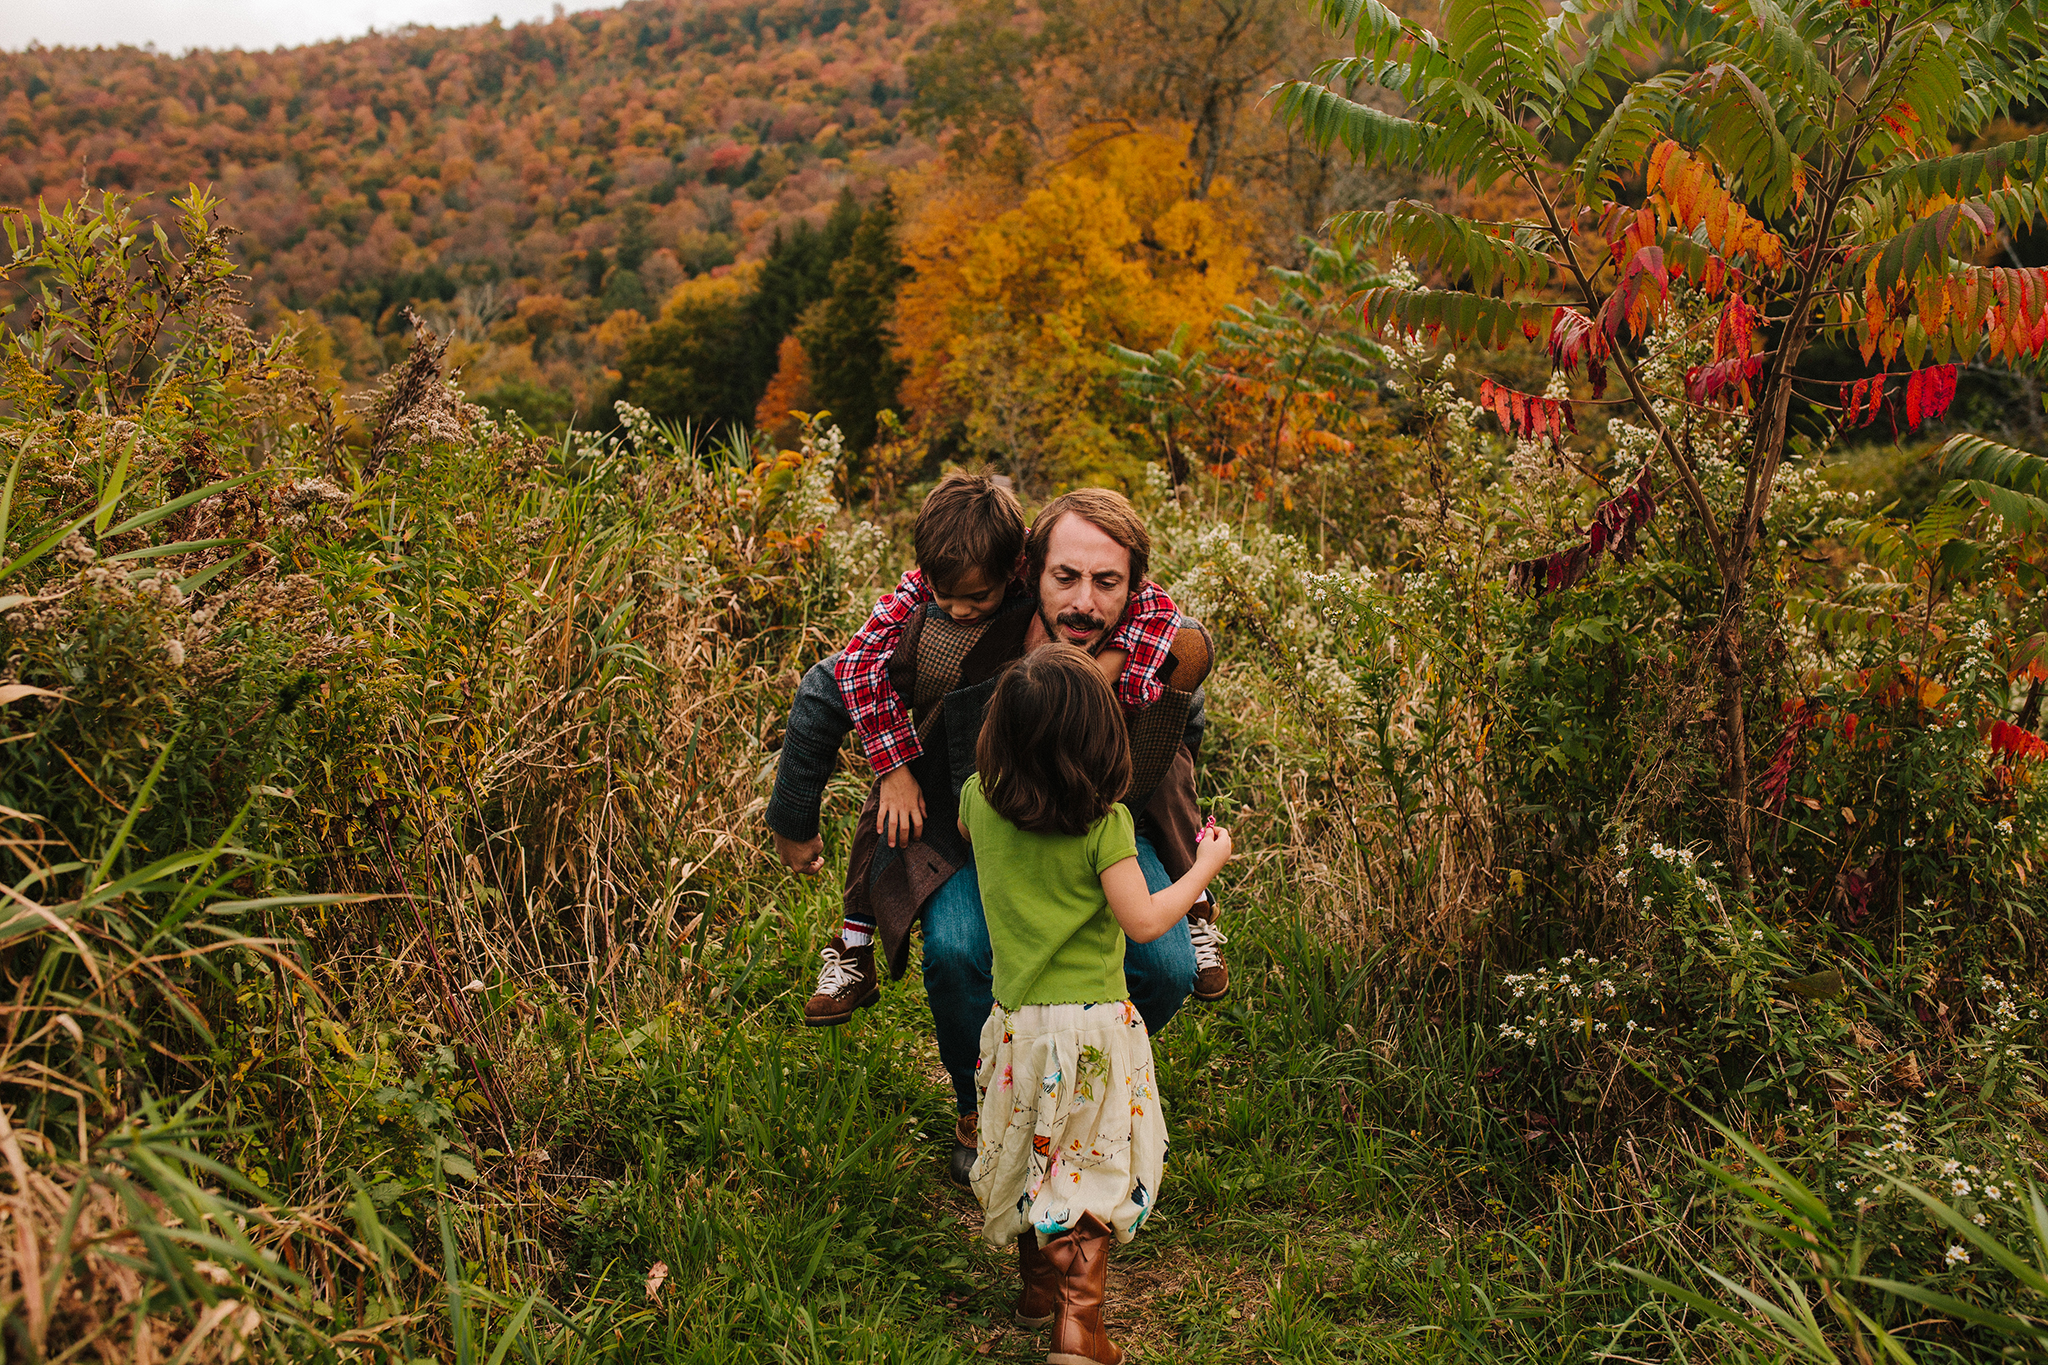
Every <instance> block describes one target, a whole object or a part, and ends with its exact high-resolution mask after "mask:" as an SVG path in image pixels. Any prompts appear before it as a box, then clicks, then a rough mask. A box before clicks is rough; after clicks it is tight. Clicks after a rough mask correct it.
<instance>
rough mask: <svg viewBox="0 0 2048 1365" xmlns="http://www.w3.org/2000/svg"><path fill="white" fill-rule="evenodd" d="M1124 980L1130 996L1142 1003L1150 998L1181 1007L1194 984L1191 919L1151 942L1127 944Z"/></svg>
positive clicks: (1177, 923)
mask: <svg viewBox="0 0 2048 1365" xmlns="http://www.w3.org/2000/svg"><path fill="white" fill-rule="evenodd" d="M1124 981H1125V984H1126V985H1128V986H1129V987H1130V990H1131V999H1132V1000H1134V1001H1136V1002H1138V1004H1140V1005H1141V1006H1142V1005H1144V1004H1145V1003H1146V1002H1147V1001H1151V1002H1154V1003H1156V1004H1158V1005H1162V1006H1166V1007H1167V1008H1168V1009H1174V1008H1178V1007H1179V1005H1180V1002H1181V1001H1182V1000H1183V999H1185V998H1186V997H1187V993H1188V992H1189V991H1191V990H1193V989H1194V988H1195V945H1194V943H1193V942H1192V941H1191V940H1190V939H1189V938H1188V923H1187V921H1186V920H1179V921H1177V922H1176V923H1175V924H1174V926H1173V927H1172V928H1170V929H1168V930H1167V931H1166V932H1165V933H1163V934H1161V935H1160V936H1159V937H1158V938H1155V939H1153V940H1152V941H1151V942H1150V943H1131V944H1126V945H1125V947H1124Z"/></svg>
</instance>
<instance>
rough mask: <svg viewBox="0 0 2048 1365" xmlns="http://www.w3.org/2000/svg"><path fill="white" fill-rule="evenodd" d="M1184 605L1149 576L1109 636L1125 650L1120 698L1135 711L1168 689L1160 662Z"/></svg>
mask: <svg viewBox="0 0 2048 1365" xmlns="http://www.w3.org/2000/svg"><path fill="white" fill-rule="evenodd" d="M1179 623H1180V609H1179V608H1177V607H1175V606H1174V605H1173V599H1172V598H1171V597H1168V596H1167V595H1166V589H1164V588H1162V587H1160V586H1159V585H1158V584H1157V583H1154V582H1153V581H1152V580H1151V579H1149V578H1148V579H1146V580H1145V586H1144V587H1142V588H1140V589H1138V595H1137V597H1136V598H1134V599H1133V600H1132V602H1131V608H1130V610H1129V611H1127V612H1125V613H1124V619H1123V621H1122V622H1121V623H1119V624H1118V626H1117V628H1116V631H1115V633H1114V634H1112V635H1111V636H1110V637H1109V647H1110V648H1111V649H1121V650H1122V651H1124V655H1125V658H1124V668H1123V672H1121V673H1119V674H1117V675H1116V688H1115V691H1116V699H1117V700H1118V701H1120V702H1122V703H1123V704H1124V705H1125V706H1127V707H1129V708H1131V709H1132V710H1134V711H1142V710H1144V709H1145V708H1146V707H1148V706H1150V705H1151V704H1152V703H1153V702H1155V701H1158V700H1159V698H1160V695H1161V694H1162V693H1164V692H1165V691H1166V686H1165V684H1163V683H1161V682H1160V681H1159V665H1161V664H1163V663H1165V662H1166V656H1167V653H1168V652H1169V651H1170V650H1171V649H1172V648H1173V635H1174V632H1175V631H1176V630H1178V629H1179Z"/></svg>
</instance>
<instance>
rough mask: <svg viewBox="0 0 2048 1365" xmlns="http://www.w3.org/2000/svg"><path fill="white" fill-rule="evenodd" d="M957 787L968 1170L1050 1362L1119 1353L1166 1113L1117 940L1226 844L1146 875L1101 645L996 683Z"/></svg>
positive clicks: (1198, 882) (1124, 741) (1198, 890)
mask: <svg viewBox="0 0 2048 1365" xmlns="http://www.w3.org/2000/svg"><path fill="white" fill-rule="evenodd" d="M975 767H976V768H977V769H978V770H979V771H978V772H977V773H976V775H975V776H973V777H971V778H969V779H968V780H967V784H966V787H965V788H964V790H962V792H961V794H960V832H961V834H962V835H964V836H965V837H966V838H967V839H968V840H969V842H970V843H971V844H972V846H973V849H974V864H975V869H976V871H977V872H978V874H979V876H980V879H981V901H982V908H983V910H984V912H985V914H986V916H987V920H988V937H989V944H990V946H991V947H992V948H993V950H994V954H993V956H994V971H995V983H994V985H995V990H994V994H995V1000H996V1003H995V1008H994V1009H992V1010H991V1011H990V1012H989V1017H988V1023H987V1024H985V1025H983V1026H982V1030H981V1058H980V1060H979V1061H978V1062H977V1063H976V1064H975V1081H976V1089H977V1091H978V1093H979V1095H980V1097H981V1144H980V1150H979V1152H978V1154H977V1156H976V1159H975V1162H974V1169H973V1173H972V1176H971V1180H972V1183H973V1186H974V1193H975V1195H976V1196H977V1197H978V1198H979V1199H980V1200H981V1207H982V1212H983V1214H984V1216H985V1217H984V1222H983V1228H982V1231H983V1235H984V1236H985V1237H987V1238H988V1241H989V1244H990V1245H992V1246H1003V1245H1006V1244H1007V1243H1009V1242H1011V1241H1013V1240H1014V1241H1015V1242H1016V1243H1017V1269H1018V1275H1019V1278H1020V1279H1021V1280H1022V1281H1023V1289H1022V1292H1021V1293H1020V1294H1019V1295H1018V1299H1017V1307H1016V1317H1017V1321H1018V1323H1019V1324H1020V1325H1022V1326H1027V1327H1043V1326H1044V1325H1045V1324H1046V1323H1048V1322H1053V1323H1054V1326H1053V1342H1052V1351H1051V1353H1050V1354H1048V1355H1047V1356H1046V1360H1047V1361H1048V1362H1050V1365H1116V1362H1117V1361H1120V1360H1121V1359H1123V1353H1122V1352H1121V1351H1119V1350H1118V1349H1117V1348H1116V1347H1115V1346H1113V1345H1111V1344H1110V1341H1109V1337H1108V1335H1107V1334H1106V1333H1105V1332H1104V1331H1103V1326H1102V1295H1103V1282H1104V1272H1105V1270H1106V1269H1107V1262H1106V1259H1105V1257H1106V1253H1107V1252H1108V1250H1109V1239H1110V1236H1111V1234H1112V1233H1113V1234H1114V1235H1115V1236H1116V1238H1117V1240H1119V1241H1124V1242H1128V1241H1129V1240H1130V1239H1131V1238H1132V1237H1133V1236H1134V1235H1136V1233H1137V1231H1138V1228H1139V1227H1140V1226H1141V1225H1142V1224H1143V1223H1144V1221H1145V1215H1146V1214H1147V1213H1149V1212H1150V1211H1151V1207H1152V1203H1153V1201H1154V1200H1155V1199H1157V1198H1158V1194H1159V1175H1160V1168H1161V1166H1162V1165H1163V1164H1164V1162H1165V1159H1166V1124H1165V1122H1164V1119H1163V1116H1162V1115H1161V1113H1160V1108H1159V1090H1158V1086H1157V1084H1156V1083H1155V1082H1154V1080H1153V1075H1152V1048H1151V1043H1150V1041H1149V1040H1148V1039H1147V1038H1146V1036H1145V1023H1144V1020H1143V1019H1141V1018H1140V1017H1139V1015H1138V1011H1137V1008H1136V1007H1135V1006H1134V1005H1132V1004H1131V1002H1130V995H1129V992H1128V991H1127V990H1126V989H1125V987H1124V936H1125V935H1126V934H1128V935H1129V936H1130V937H1131V938H1133V939H1136V940H1137V941H1138V942H1140V943H1148V942H1150V941H1151V940H1153V939H1155V938H1157V937H1158V936H1159V935H1161V934H1163V933H1165V932H1166V930H1167V929H1168V928H1170V927H1171V926H1172V925H1173V923H1174V922H1175V921H1176V920H1178V919H1180V918H1181V917H1182V916H1184V915H1186V914H1187V912H1188V908H1189V907H1190V906H1191V905H1193V904H1194V903H1195V901H1196V899H1197V898H1199V897H1200V895H1201V894H1202V891H1203V889H1204V888H1206V887H1207V886H1208V884H1209V880H1210V878H1212V877H1214V876H1215V875H1216V872H1217V870H1218V869H1219V868H1221V867H1222V866H1223V864H1224V862H1225V861H1226V860H1227V859H1228V858H1229V857H1230V832H1229V831H1228V830H1222V829H1216V830H1209V831H1206V832H1205V834H1206V837H1205V840H1204V842H1203V843H1202V845H1201V847H1200V850H1199V852H1198V853H1197V855H1196V859H1195V866H1194V868H1193V870H1191V871H1190V872H1189V873H1188V874H1187V875H1186V876H1185V877H1182V878H1181V879H1180V880H1179V881H1177V882H1175V883H1173V885H1171V886H1169V887H1167V888H1166V889H1165V890H1163V891H1159V892H1152V891H1149V890H1147V889H1146V884H1145V874H1144V872H1143V870H1141V868H1140V867H1139V865H1138V847H1137V842H1136V833H1135V831H1134V829H1133V826H1132V823H1131V813H1130V811H1129V810H1127V809H1126V808H1125V807H1124V806H1122V805H1120V804H1118V798H1119V797H1121V796H1122V795H1123V793H1124V788H1125V787H1126V785H1127V784H1128V783H1129V782H1130V776H1131V749H1130V737H1129V734H1128V732H1127V731H1126V729H1125V725H1124V719H1123V716H1122V714H1121V713H1120V711H1119V710H1118V707H1117V703H1116V698H1115V697H1114V696H1112V695H1111V693H1110V690H1109V685H1108V684H1107V683H1106V682H1104V681H1103V678H1102V674H1101V673H1100V672H1099V671H1097V669H1096V667H1095V664H1094V661H1093V660H1091V659H1090V658H1089V656H1088V655H1087V654H1085V653H1083V652H1082V651H1081V650H1079V649H1076V648H1074V647H1073V646H1072V645H1065V644H1053V645H1047V646H1044V647H1043V648H1040V649H1038V650H1035V651H1033V652H1032V653H1030V654H1027V655H1025V656H1024V658H1022V659H1020V660H1019V661H1018V662H1017V663H1015V664H1013V665H1012V666H1011V667H1010V668H1009V670H1008V671H1006V672H1005V673H1004V674H1003V675H1002V679H1001V681H999V682H998V683H997V684H996V690H995V695H994V696H993V697H991V698H990V699H989V704H988V715H987V718H986V719H985V720H984V722H983V724H982V727H981V736H980V739H979V741H978V742H977V744H976V746H975Z"/></svg>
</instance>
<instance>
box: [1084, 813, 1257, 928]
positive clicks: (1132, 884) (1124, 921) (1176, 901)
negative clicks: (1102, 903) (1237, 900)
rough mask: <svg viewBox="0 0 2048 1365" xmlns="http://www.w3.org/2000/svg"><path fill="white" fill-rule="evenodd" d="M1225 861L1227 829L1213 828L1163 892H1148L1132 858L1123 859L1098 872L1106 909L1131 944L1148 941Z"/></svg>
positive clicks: (1178, 915) (1182, 914)
mask: <svg viewBox="0 0 2048 1365" xmlns="http://www.w3.org/2000/svg"><path fill="white" fill-rule="evenodd" d="M1228 861H1230V831H1229V830H1227V829H1223V828H1221V827H1217V828H1214V829H1211V830H1209V831H1208V832H1207V833H1205V834H1204V835H1203V836H1202V843H1201V846H1200V847H1199V848H1197V849H1196V850H1195V865H1194V866H1193V867H1192V868H1190V869H1189V870H1188V874H1187V875H1186V876H1185V877H1182V878H1181V879H1180V880H1179V881H1177V882H1175V883H1174V884H1173V885H1172V886H1169V887H1167V888H1166V889H1165V890H1164V891H1148V890H1147V889H1146V887H1145V873H1144V869H1142V868H1140V867H1139V866H1138V860H1137V859H1136V858H1126V859H1124V860H1123V861H1122V862H1120V863H1117V864H1115V865H1114V866H1112V867H1110V868H1109V869H1108V870H1107V871H1105V872H1104V873H1103V874H1102V894H1103V895H1104V896H1106V897H1108V898H1109V912H1110V913H1111V914H1112V915H1115V916H1116V922H1117V924H1118V925H1119V926H1121V927H1122V929H1123V931H1124V935H1125V936H1126V937H1127V938H1129V939H1130V940H1131V942H1133V943H1150V942H1151V941H1152V940H1153V939H1155V938H1158V937H1159V936H1160V935H1161V934H1163V933H1165V932H1166V931H1167V930H1168V929H1171V928H1172V927H1173V922H1174V921H1175V920H1177V919H1181V918H1184V917H1185V916H1186V915H1187V913H1188V911H1189V910H1190V909H1191V908H1193V906H1194V904H1195V902H1196V901H1198V900H1200V899H1201V898H1202V892H1203V891H1204V890H1206V889H1207V888H1208V885H1209V879H1210V878H1212V877H1214V876H1215V875H1216V873H1217V872H1218V871H1219V870H1221V868H1222V867H1223V864H1225V863H1226V862H1228Z"/></svg>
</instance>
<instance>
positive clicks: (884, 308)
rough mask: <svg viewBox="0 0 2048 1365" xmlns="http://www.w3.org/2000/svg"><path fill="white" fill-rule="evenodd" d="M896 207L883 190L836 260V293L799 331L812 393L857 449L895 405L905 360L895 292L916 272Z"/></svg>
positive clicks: (863, 447) (805, 318)
mask: <svg viewBox="0 0 2048 1365" xmlns="http://www.w3.org/2000/svg"><path fill="white" fill-rule="evenodd" d="M895 230H896V204H895V200H894V199H893V198H891V197H890V195H889V193H888V192H887V191H886V190H885V191H884V192H883V193H882V195H881V197H880V198H878V199H876V200H875V202H874V205H873V206H872V207H870V208H869V209H868V211H867V212H866V213H865V214H863V215H862V216H861V218H860V223H859V226H858V227H857V228H856V229H855V230H854V231H853V233H852V236H851V240H850V241H849V242H848V244H847V250H846V254H845V255H844V256H842V257H841V258H840V259H838V260H837V261H835V262H833V264H832V268H831V279H832V292H831V293H830V294H829V295H828V296H826V297H825V298H824V299H822V300H820V301H819V302H818V303H816V304H814V305H813V306H812V307H811V308H810V309H809V310H808V311H807V312H806V313H805V314H804V316H803V320H802V322H801V324H800V325H799V326H798V328H797V339H798V340H799V341H801V342H802V343H803V351H804V356H805V358H806V359H807V361H808V362H809V365H810V385H811V392H812V395H813V397H814V401H816V402H817V403H818V404H819V405H820V406H821V407H823V408H825V409H826V410H827V411H829V412H830V413H831V414H832V420H833V421H834V422H835V423H836V424H837V425H838V427H839V429H840V431H841V432H843V433H844V434H845V436H846V439H847V443H848V444H849V445H850V446H851V447H852V448H853V449H854V450H856V451H863V450H866V449H867V448H868V446H870V445H871V444H873V442H874V439H875V419H876V414H877V413H879V412H880V411H881V410H882V409H884V408H893V407H895V406H896V390H897V386H898V385H900V384H901V383H902V382H903V375H904V369H905V367H904V365H903V362H902V361H901V360H899V359H898V358H897V356H896V353H895V336H894V334H893V332H892V331H891V329H890V320H891V316H892V315H893V313H894V311H895V304H896V289H897V286H898V285H899V284H901V283H902V282H903V279H904V277H905V276H907V275H908V274H909V273H910V271H909V269H908V268H907V267H906V266H905V265H904V264H903V256H902V253H901V252H900V251H899V250H898V249H897V245H896V236H895Z"/></svg>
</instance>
